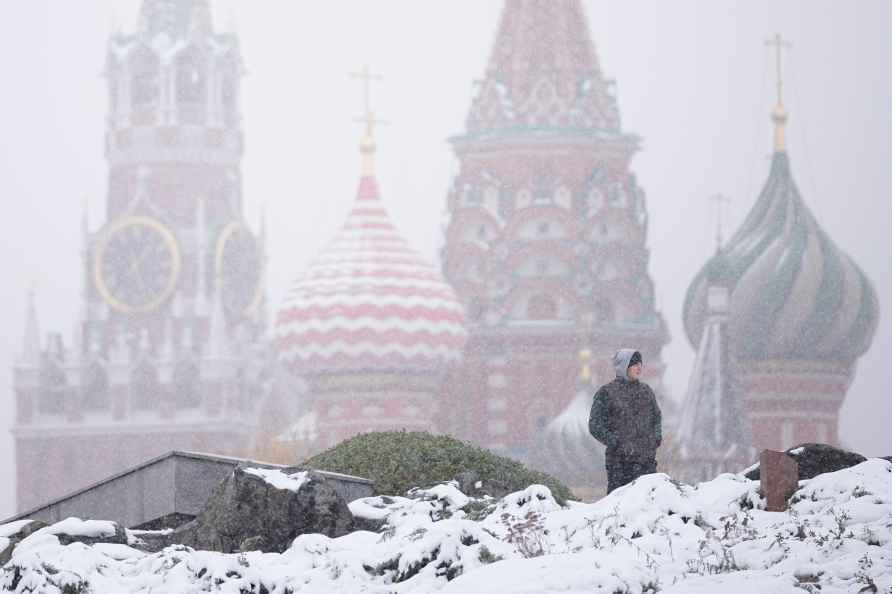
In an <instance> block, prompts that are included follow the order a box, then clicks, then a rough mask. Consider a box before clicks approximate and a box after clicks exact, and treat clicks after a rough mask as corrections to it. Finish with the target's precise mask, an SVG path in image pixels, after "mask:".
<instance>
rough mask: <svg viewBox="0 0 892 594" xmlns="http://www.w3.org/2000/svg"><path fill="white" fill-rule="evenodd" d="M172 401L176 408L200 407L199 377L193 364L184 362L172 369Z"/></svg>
mask: <svg viewBox="0 0 892 594" xmlns="http://www.w3.org/2000/svg"><path fill="white" fill-rule="evenodd" d="M173 401H174V406H176V407H177V408H198V407H200V406H201V376H200V374H199V372H198V366H197V365H196V364H195V363H193V362H191V361H184V362H182V363H179V364H178V365H177V366H176V369H174V371H173Z"/></svg>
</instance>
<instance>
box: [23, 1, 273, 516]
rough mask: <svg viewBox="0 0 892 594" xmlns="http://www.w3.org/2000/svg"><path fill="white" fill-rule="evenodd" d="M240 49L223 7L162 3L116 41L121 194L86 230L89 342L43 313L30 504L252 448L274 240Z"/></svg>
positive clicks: (114, 145)
mask: <svg viewBox="0 0 892 594" xmlns="http://www.w3.org/2000/svg"><path fill="white" fill-rule="evenodd" d="M242 70H243V66H242V60H241V56H240V52H239V44H238V39H237V38H236V37H235V36H234V35H231V34H219V33H215V32H214V29H213V24H212V20H211V15H210V12H209V9H208V5H207V2H204V1H199V0H190V1H180V2H163V1H161V0H145V1H144V2H143V4H142V7H141V11H140V20H139V27H138V30H137V31H136V32H135V33H134V34H130V35H115V36H113V37H112V38H111V39H110V40H109V43H108V53H107V61H106V66H105V75H106V78H107V81H108V93H109V95H108V96H109V114H108V119H107V133H106V137H105V150H106V158H107V160H108V164H109V169H108V194H107V200H106V209H105V217H104V221H103V222H102V224H101V225H100V226H99V228H98V229H90V226H89V223H88V222H87V221H86V217H85V220H84V223H83V247H82V262H83V269H82V283H83V285H82V294H81V299H82V302H81V315H80V319H79V320H78V323H77V329H76V332H75V338H74V341H73V343H72V344H69V345H66V344H64V343H63V340H62V337H61V334H58V333H51V334H50V335H49V336H48V338H47V339H46V341H43V340H42V337H41V336H40V334H39V331H38V322H37V312H36V311H35V309H34V306H33V299H32V303H31V307H30V309H29V312H28V322H27V329H26V333H25V337H24V342H23V347H22V352H21V355H20V357H19V359H18V360H17V362H16V364H15V367H14V392H15V397H16V411H17V416H16V419H15V427H14V430H13V432H14V437H15V447H16V464H17V480H18V493H17V495H18V503H17V505H18V508H19V510H26V509H28V508H30V507H33V506H34V505H36V504H38V503H42V502H45V501H47V500H50V499H52V498H54V497H57V496H59V495H62V494H64V493H66V492H69V491H72V490H74V489H76V488H78V487H83V486H85V485H87V484H89V483H91V482H94V481H96V480H99V479H101V478H104V477H105V476H107V475H109V474H112V473H114V472H117V471H120V470H122V469H124V468H126V467H129V466H132V465H134V464H136V463H139V462H143V461H145V460H147V459H149V458H151V457H153V456H156V455H160V454H162V453H164V452H166V451H169V450H171V449H198V450H202V451H208V452H216V453H222V454H236V453H243V452H244V451H245V448H247V447H248V446H249V445H250V441H251V438H252V435H253V432H254V427H255V425H256V422H257V421H256V418H257V408H258V404H257V403H258V401H259V399H260V397H261V389H262V386H261V382H262V380H263V378H262V373H261V372H262V370H263V368H264V365H263V360H264V352H263V347H262V346H261V344H260V342H259V339H260V335H261V332H262V330H263V328H264V325H265V320H264V314H263V305H264V299H265V291H264V280H263V272H262V271H263V268H264V260H265V248H264V240H263V237H262V234H260V235H258V234H256V233H255V232H254V231H252V230H251V229H250V227H249V225H248V224H247V223H246V222H245V220H244V216H243V202H242V189H241V188H242V180H241V168H240V163H241V156H242V147H243V133H242V123H241V115H240V109H239V86H240V79H241V76H242Z"/></svg>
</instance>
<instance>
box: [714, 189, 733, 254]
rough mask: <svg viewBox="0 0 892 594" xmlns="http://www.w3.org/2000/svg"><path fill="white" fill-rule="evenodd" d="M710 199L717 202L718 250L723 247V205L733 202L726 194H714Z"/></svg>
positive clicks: (716, 245)
mask: <svg viewBox="0 0 892 594" xmlns="http://www.w3.org/2000/svg"><path fill="white" fill-rule="evenodd" d="M709 199H710V200H712V201H713V202H715V211H716V229H715V247H716V251H719V250H721V249H722V206H723V205H725V204H731V199H730V198H728V197H727V196H725V195H724V194H713V195H712V196H710V197H709Z"/></svg>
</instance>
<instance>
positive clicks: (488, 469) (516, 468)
mask: <svg viewBox="0 0 892 594" xmlns="http://www.w3.org/2000/svg"><path fill="white" fill-rule="evenodd" d="M301 465H302V466H306V467H308V468H315V469H318V470H328V471H331V472H341V473H344V474H352V475H354V476H361V477H365V478H368V479H371V480H373V481H374V482H375V490H376V493H377V494H379V495H404V494H405V493H406V492H407V491H408V490H409V489H412V488H413V487H429V486H431V485H433V484H435V483H439V482H443V481H449V480H453V479H454V478H455V476H456V475H457V474H459V473H461V472H473V473H475V474H476V475H477V476H478V477H479V478H480V480H483V481H497V482H499V483H502V484H504V485H505V486H506V487H507V488H508V489H509V490H510V491H519V490H521V489H525V488H526V487H528V486H530V485H531V484H540V485H545V486H546V487H548V488H549V489H551V493H552V495H554V498H555V500H556V501H557V502H558V503H559V504H561V505H563V503H564V502H565V501H566V500H567V499H575V497H574V496H573V493H572V492H571V491H570V489H568V488H567V487H566V486H565V485H564V484H563V483H561V482H560V481H558V480H557V479H555V478H554V477H552V476H550V475H548V474H545V473H544V472H539V471H538V470H531V469H529V468H527V467H526V466H524V465H523V464H521V463H520V462H516V461H514V460H511V459H509V458H506V457H504V456H499V455H496V454H494V453H493V452H490V451H489V450H486V449H484V448H481V447H478V446H475V445H473V444H470V443H468V442H465V441H461V440H458V439H455V438H453V437H449V436H448V435H432V434H430V433H427V432H425V431H376V432H370V433H360V434H359V435H355V436H353V437H351V438H349V439H345V440H344V441H342V442H341V443H339V444H337V445H335V446H334V447H332V448H330V449H328V450H326V451H324V452H321V453H319V454H316V455H315V456H313V457H311V458H309V459H307V460H306V461H304V462H303V463H302V464H301Z"/></svg>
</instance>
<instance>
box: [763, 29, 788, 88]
mask: <svg viewBox="0 0 892 594" xmlns="http://www.w3.org/2000/svg"><path fill="white" fill-rule="evenodd" d="M765 45H768V46H774V48H775V50H776V51H777V104H778V105H783V104H784V102H783V98H782V96H781V95H782V94H781V91H782V90H783V80H782V78H781V50H783V49H784V48H787V49H790V48H791V47H793V44H792V43H790V42H789V41H787V40H785V39H784V38H783V37H781V34H780V33H775V34H774V38H773V39H768V40H766V41H765Z"/></svg>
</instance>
